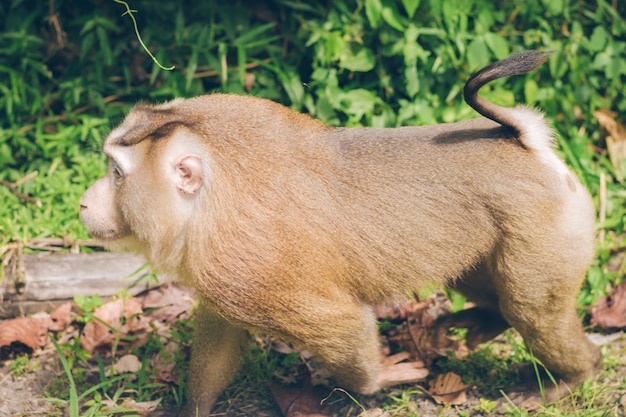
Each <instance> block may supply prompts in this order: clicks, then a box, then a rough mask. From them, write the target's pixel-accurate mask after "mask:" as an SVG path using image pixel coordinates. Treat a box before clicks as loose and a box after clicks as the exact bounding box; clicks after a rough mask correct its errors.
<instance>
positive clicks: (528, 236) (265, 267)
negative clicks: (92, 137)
mask: <svg viewBox="0 0 626 417" xmlns="http://www.w3.org/2000/svg"><path fill="white" fill-rule="evenodd" d="M527 54H529V55H525V56H524V55H523V56H516V57H515V59H514V60H512V61H503V63H502V62H501V63H499V64H498V65H500V67H496V69H495V70H492V71H491V72H488V74H489V77H490V78H486V77H485V78H481V77H483V76H481V75H480V74H481V73H478V74H477V77H475V78H474V79H473V83H474V87H473V90H469V91H468V90H467V89H466V95H467V94H470V95H472V94H474V95H475V92H476V91H477V90H478V89H479V88H480V87H481V86H482V85H483V84H484V83H486V82H488V81H489V80H490V79H495V78H498V77H500V76H506V75H511V74H514V73H518V72H526V71H528V70H530V69H532V68H534V66H536V65H538V64H539V63H541V62H543V60H545V58H543V57H539V55H537V54H538V53H535V54H536V55H533V53H532V52H531V53H527ZM527 61H532V62H530V63H528V62H527ZM540 61H541V62H540ZM507 62H508V63H507ZM520 62H522V63H526V64H528V65H526V66H525V67H523V68H522V70H521V71H520V70H519V68H518V71H517V72H515V70H516V68H514V67H515V66H516V65H519V63H520ZM494 71H495V75H494ZM476 80H477V81H476ZM473 98H474V100H475V99H476V97H473ZM472 103H473V105H474V107H476V108H477V109H478V110H481V109H482V107H481V106H482V105H483V104H484V103H485V102H476V101H473V102H472ZM481 103H482V104H481ZM489 106H490V107H489V112H491V113H490V114H494V113H495V114H496V115H499V116H500V118H499V119H498V120H500V121H501V122H503V123H508V124H507V125H501V124H499V123H496V122H494V121H492V120H489V119H487V118H479V119H475V120H471V121H467V122H461V123H453V124H443V125H435V126H426V127H403V128H396V129H374V128H360V129H358V128H351V129H346V128H331V127H328V126H326V125H324V124H322V123H321V122H319V121H317V120H314V119H312V118H310V117H308V116H305V115H302V114H298V113H296V112H293V111H291V110H289V109H288V108H286V107H283V106H281V105H279V104H276V103H273V102H270V101H267V100H263V99H258V98H252V97H242V96H236V95H221V94H214V95H208V96H202V97H197V98H193V99H187V100H175V101H172V102H169V103H165V104H162V105H157V106H151V105H145V104H142V105H138V106H136V107H135V108H134V109H133V110H132V111H131V112H130V114H129V115H128V116H127V118H126V119H125V121H124V122H123V123H122V125H121V126H120V127H118V128H117V129H115V130H114V131H113V132H112V133H111V134H110V135H109V137H108V138H107V141H106V143H105V151H106V152H107V153H108V154H109V155H110V159H111V161H112V167H111V169H110V170H109V173H107V176H105V177H104V178H103V179H101V180H99V181H98V182H97V183H96V184H94V186H93V187H92V188H90V189H89V190H87V191H86V193H85V195H84V197H83V199H82V200H81V218H82V220H83V221H84V223H85V224H86V225H87V227H88V228H89V229H90V230H91V231H92V232H93V234H94V235H95V236H96V237H100V238H102V239H104V240H106V241H108V242H109V243H110V244H111V245H113V246H115V245H117V246H121V247H125V248H130V249H132V250H135V251H140V252H142V253H145V254H146V255H147V256H148V258H149V259H150V260H151V261H152V262H153V263H154V264H155V265H156V266H157V267H158V268H160V269H161V270H163V271H164V272H167V273H170V274H173V275H176V276H178V277H179V278H180V279H182V280H183V281H185V282H187V283H190V284H192V285H194V286H195V287H196V288H197V290H198V293H199V294H200V296H201V299H202V302H201V312H200V319H199V320H198V327H197V329H196V338H195V339H194V345H193V355H192V364H191V371H190V383H189V402H188V406H187V409H186V410H185V414H186V415H195V412H196V411H197V412H198V415H207V414H208V413H209V412H210V409H211V407H212V405H213V404H214V402H215V400H216V398H217V396H218V395H219V393H220V392H221V391H222V389H223V388H224V387H225V386H226V385H227V384H228V381H229V380H230V378H231V377H232V375H233V374H234V373H235V371H236V369H237V365H238V363H239V358H240V353H241V350H242V349H243V346H244V345H245V343H246V330H250V331H255V332H256V331H258V332H264V333H269V334H273V335H276V336H278V337H280V338H283V339H285V340H288V341H291V342H294V343H296V344H297V345H300V346H303V347H306V348H308V349H309V350H311V351H313V352H314V353H316V354H317V355H319V357H320V358H321V359H322V360H324V361H325V363H326V364H327V366H328V367H329V368H330V369H331V370H332V371H333V372H334V374H335V376H336V377H337V379H338V381H339V383H340V384H342V385H344V386H346V387H348V388H351V389H353V390H355V391H358V392H362V393H372V392H375V391H376V390H378V389H380V388H381V387H384V386H387V385H391V384H394V383H397V382H399V381H400V380H407V379H411V375H412V374H411V372H412V370H411V369H409V368H402V369H404V370H405V371H404V375H403V376H404V378H399V379H398V378H395V377H390V375H392V373H389V372H387V371H388V370H389V369H386V368H385V367H383V366H382V365H381V357H380V352H379V344H378V339H377V328H376V319H375V316H374V313H373V311H372V307H371V306H372V304H374V303H378V302H381V301H383V300H388V299H394V298H400V297H403V296H404V295H405V294H406V293H407V291H409V290H412V289H416V288H418V287H419V286H421V285H423V284H425V283H428V282H436V283H439V284H441V285H447V286H451V287H454V288H457V289H458V290H460V291H461V292H463V293H464V294H466V295H467V296H468V297H469V298H470V299H472V300H473V301H475V303H476V304H477V310H474V311H472V312H470V313H467V314H465V315H460V316H457V317H456V319H458V320H459V323H460V325H467V326H468V327H472V329H473V330H471V331H470V335H471V337H472V344H473V345H475V344H478V343H480V342H482V341H485V340H487V339H488V338H491V337H493V336H495V335H497V334H498V333H499V332H501V331H502V330H504V329H505V328H506V327H508V325H512V326H513V327H515V328H516V329H517V330H519V332H520V333H521V334H522V335H523V336H524V338H525V340H526V342H527V344H528V345H529V347H530V348H532V351H533V353H534V354H535V356H537V357H538V358H539V359H541V360H542V361H543V363H544V364H545V365H546V366H547V367H548V369H550V370H551V371H552V372H554V373H555V374H556V375H558V376H559V377H560V378H562V379H563V381H565V383H567V384H570V385H575V384H578V383H579V382H581V381H582V380H583V379H584V378H586V377H588V376H590V375H592V374H593V372H594V370H595V367H596V366H597V363H598V361H599V353H598V350H597V348H595V347H594V346H592V345H591V344H590V343H589V341H588V340H587V338H586V337H585V335H584V333H583V330H582V326H581V324H580V322H579V320H578V317H577V315H576V311H575V308H574V301H575V298H576V294H577V291H578V288H579V285H580V283H581V280H582V279H583V278H584V276H585V272H586V269H587V266H588V265H589V263H590V261H591V259H592V257H593V254H594V248H593V243H594V236H593V233H594V220H593V214H594V208H593V205H592V202H591V200H590V198H589V196H588V194H587V192H586V191H585V190H584V189H583V187H582V186H581V185H580V183H579V182H578V181H577V180H576V179H575V177H574V176H573V174H571V173H570V171H569V170H567V168H566V167H565V165H564V164H562V162H560V161H559V160H558V158H557V157H556V155H555V154H554V153H553V151H552V150H551V149H550V141H551V138H550V137H549V136H550V132H549V129H548V128H547V127H545V124H544V122H543V121H542V120H541V116H539V115H537V114H536V113H534V112H532V111H530V110H528V109H523V108H516V109H504V108H502V107H498V106H495V105H492V104H491V103H489ZM520 118H527V119H528V120H527V123H519V120H520ZM117 166H119V168H120V172H119V173H117V171H116V170H117V168H116V167H117ZM489 317H494V320H493V321H490V320H488V318H489ZM454 324H455V319H454V318H453V319H446V320H444V321H442V322H441V323H440V329H439V330H438V333H439V334H441V333H442V332H444V331H445V329H446V328H447V327H449V326H451V325H454ZM398 366H399V365H398Z"/></svg>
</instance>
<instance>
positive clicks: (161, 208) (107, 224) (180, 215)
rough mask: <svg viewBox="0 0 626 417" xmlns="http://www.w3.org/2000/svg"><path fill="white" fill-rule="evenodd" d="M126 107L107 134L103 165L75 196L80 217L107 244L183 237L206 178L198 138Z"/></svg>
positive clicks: (143, 244)
mask: <svg viewBox="0 0 626 417" xmlns="http://www.w3.org/2000/svg"><path fill="white" fill-rule="evenodd" d="M150 110H151V108H150V107H148V106H143V107H142V106H139V107H138V108H137V109H136V110H133V111H131V113H130V114H129V116H128V117H127V118H126V119H125V121H124V122H123V124H122V125H121V126H119V127H118V128H116V129H115V130H113V131H112V132H111V134H110V135H109V136H108V137H107V139H106V141H105V145H104V153H105V154H106V155H107V156H108V158H109V167H108V170H107V173H106V174H105V176H104V177H102V178H100V179H99V180H98V181H96V182H95V183H94V184H93V185H92V186H91V187H90V188H89V189H88V190H87V191H86V192H85V194H84V195H83V196H82V198H81V200H80V217H81V220H82V222H83V223H84V224H85V226H86V227H87V228H88V229H89V231H90V232H91V233H92V234H93V236H94V237H96V238H97V239H100V240H102V241H104V243H105V244H107V245H108V246H122V247H129V246H132V247H133V248H135V249H137V246H139V247H140V248H144V249H149V250H150V249H152V248H153V246H154V245H157V244H159V243H160V242H170V243H172V242H173V241H176V240H179V239H181V238H184V236H183V234H184V231H185V230H186V227H185V225H186V223H187V222H188V220H189V219H190V218H191V216H192V214H193V209H194V208H195V206H196V204H195V202H196V201H197V200H199V199H200V198H201V197H200V194H202V193H201V191H202V189H203V187H204V184H205V177H206V170H207V167H206V158H205V157H204V156H200V155H204V152H202V146H201V142H200V141H199V139H198V138H197V137H196V136H194V134H193V133H192V132H191V131H190V130H189V129H187V128H185V127H183V126H181V125H178V124H176V123H175V122H171V121H169V118H167V120H164V119H166V118H165V117H163V115H155V114H153V113H152V112H151V111H150Z"/></svg>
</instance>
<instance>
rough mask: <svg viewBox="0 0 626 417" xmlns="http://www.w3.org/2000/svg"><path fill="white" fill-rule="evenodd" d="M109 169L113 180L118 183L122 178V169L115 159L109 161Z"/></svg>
mask: <svg viewBox="0 0 626 417" xmlns="http://www.w3.org/2000/svg"><path fill="white" fill-rule="evenodd" d="M109 170H110V171H111V174H112V175H113V180H114V181H115V183H116V184H118V183H119V182H120V181H121V180H122V179H123V178H124V171H122V168H120V166H119V165H118V164H117V162H115V161H109Z"/></svg>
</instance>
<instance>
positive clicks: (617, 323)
mask: <svg viewBox="0 0 626 417" xmlns="http://www.w3.org/2000/svg"><path fill="white" fill-rule="evenodd" d="M591 324H592V325H594V326H598V327H602V328H604V329H612V328H622V327H626V281H624V282H622V283H621V284H620V285H619V286H618V287H617V288H615V290H614V291H613V292H612V293H611V295H609V296H607V297H602V298H600V299H598V300H597V301H596V303H595V304H594V305H593V307H591Z"/></svg>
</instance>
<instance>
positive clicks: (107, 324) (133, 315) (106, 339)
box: [80, 298, 147, 353]
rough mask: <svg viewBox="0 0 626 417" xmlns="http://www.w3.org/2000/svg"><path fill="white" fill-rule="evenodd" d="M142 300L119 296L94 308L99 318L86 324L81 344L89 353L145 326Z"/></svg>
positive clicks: (95, 314)
mask: <svg viewBox="0 0 626 417" xmlns="http://www.w3.org/2000/svg"><path fill="white" fill-rule="evenodd" d="M142 311H143V310H142V307H141V302H140V301H139V300H137V299H135V298H118V299H117V300H114V301H111V302H108V303H106V304H104V305H102V306H100V307H98V308H97V309H95V310H94V316H95V317H96V318H97V319H95V320H92V321H90V322H89V323H87V324H86V325H85V328H84V329H83V332H82V333H81V336H80V345H81V347H82V348H83V349H85V350H86V351H88V352H89V353H93V352H94V351H95V350H96V349H97V348H98V347H101V346H108V345H110V344H112V343H113V342H114V341H115V340H116V339H118V340H119V339H120V338H122V337H123V336H126V335H127V334H128V332H129V331H135V330H139V329H141V328H145V327H146V326H147V323H145V320H143V321H142V318H141V316H140V314H141V312H142Z"/></svg>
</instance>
